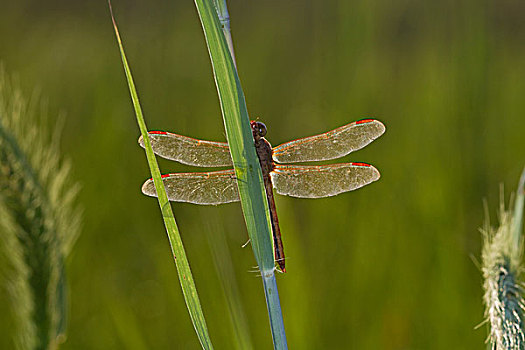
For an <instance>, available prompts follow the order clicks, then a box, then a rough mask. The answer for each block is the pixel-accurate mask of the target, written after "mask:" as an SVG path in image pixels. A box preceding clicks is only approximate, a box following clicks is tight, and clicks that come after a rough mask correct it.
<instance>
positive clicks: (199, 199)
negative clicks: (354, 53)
mask: <svg viewBox="0 0 525 350" xmlns="http://www.w3.org/2000/svg"><path fill="white" fill-rule="evenodd" d="M250 126H251V129H252V134H253V139H254V144H255V148H256V151H257V156H258V158H259V163H260V165H261V170H262V174H263V180H264V186H265V192H266V198H267V202H268V207H269V211H270V220H271V227H272V233H273V245H274V258H275V261H276V263H277V265H278V267H279V269H280V270H281V271H282V272H286V266H285V256H284V248H283V242H282V238H281V229H280V227H279V220H278V218H277V210H276V207H275V200H274V196H273V190H274V189H275V191H276V192H277V193H279V194H282V195H287V196H292V197H299V198H322V197H330V196H335V195H337V194H340V193H343V192H348V191H352V190H356V189H358V188H360V187H363V186H365V185H368V184H370V183H372V182H374V181H377V180H378V179H379V177H380V174H379V171H378V170H377V169H376V168H375V167H374V166H372V165H370V164H368V163H361V162H354V163H338V164H328V165H289V164H287V163H301V162H311V161H325V160H332V159H336V158H340V157H343V156H346V155H347V154H349V153H351V152H354V151H357V150H359V149H361V148H363V147H365V146H366V145H368V144H369V143H371V142H372V141H374V140H375V139H377V138H378V137H379V136H381V135H382V134H383V133H384V132H385V126H384V125H383V123H381V122H380V121H378V120H376V119H362V120H358V121H355V122H353V123H350V124H347V125H344V126H341V127H339V128H337V129H334V130H331V131H328V132H325V133H323V134H319V135H315V136H310V137H305V138H300V139H297V140H294V141H290V142H286V143H283V144H281V145H279V146H277V147H272V146H271V144H270V143H269V142H268V141H267V140H266V139H265V136H266V133H267V129H266V126H265V125H264V124H263V123H262V122H260V121H251V122H250ZM148 136H149V138H150V141H151V146H152V148H153V152H154V153H155V154H157V155H159V156H160V157H163V158H166V159H169V160H174V161H177V162H179V163H182V164H186V165H191V166H198V167H227V166H232V165H233V163H232V159H231V156H230V149H229V147H228V144H227V143H226V142H214V141H205V140H198V139H194V138H191V137H187V136H182V135H177V134H173V133H170V132H166V131H150V132H149V133H148ZM139 144H140V145H141V146H142V147H144V140H143V138H142V136H141V137H140V138H139ZM162 181H163V183H164V186H165V188H166V192H167V195H168V199H169V200H170V201H175V202H187V203H193V204H202V205H217V204H222V203H230V202H236V201H239V192H238V189H237V180H236V177H235V171H234V170H233V169H228V170H219V171H212V172H191V173H170V174H165V175H162ZM142 193H144V194H145V195H148V196H152V197H156V196H157V192H156V190H155V185H154V183H153V180H152V179H149V180H147V181H146V182H144V184H143V185H142Z"/></svg>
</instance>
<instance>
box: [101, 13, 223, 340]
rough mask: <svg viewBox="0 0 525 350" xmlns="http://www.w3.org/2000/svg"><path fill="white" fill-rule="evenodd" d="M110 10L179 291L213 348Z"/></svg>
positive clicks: (201, 336)
mask: <svg viewBox="0 0 525 350" xmlns="http://www.w3.org/2000/svg"><path fill="white" fill-rule="evenodd" d="M109 7H110V11H111V19H112V21H113V27H114V29H115V35H116V37H117V41H118V45H119V49H120V55H121V57H122V64H123V66H124V70H125V73H126V79H127V81H128V86H129V91H130V94H131V99H132V100H133V107H134V109H135V115H136V117H137V123H138V125H139V128H140V132H141V134H142V137H143V139H144V146H145V147H144V148H145V150H146V157H147V159H148V165H149V168H150V171H151V175H152V177H153V181H154V183H155V188H156V189H157V194H158V200H159V206H160V209H161V212H162V218H163V219H164V225H165V226H166V231H167V233H168V238H169V241H170V247H171V251H172V253H173V256H174V260H175V265H176V266H177V273H178V275H179V281H180V284H181V287H182V292H183V294H184V300H185V301H186V306H187V308H188V311H189V313H190V317H191V320H192V322H193V327H194V328H195V331H196V332H197V336H198V337H199V341H200V343H201V345H202V347H203V348H204V349H213V346H212V343H211V340H210V337H209V335H208V328H207V327H206V321H205V319H204V314H203V312H202V308H201V304H200V301H199V296H198V294H197V288H196V287H195V282H194V280H193V276H192V274H191V270H190V265H189V263H188V259H187V258H186V253H185V251H184V246H183V245H182V240H181V237H180V234H179V230H178V228H177V223H176V222H175V217H174V216H173V212H172V210H171V206H170V204H169V202H168V196H167V195H166V190H165V189H164V184H163V183H162V179H161V175H160V170H159V166H158V164H157V160H156V159H155V155H154V154H153V150H152V148H151V143H150V140H149V137H148V130H147V128H146V123H145V121H144V117H143V115H142V109H141V107H140V103H139V97H138V94H137V90H136V88H135V84H134V82H133V77H132V75H131V71H130V68H129V65H128V62H127V59H126V55H125V53H124V48H123V46H122V41H121V39H120V35H119V32H118V29H117V24H116V22H115V18H114V17H113V11H112V9H111V3H109Z"/></svg>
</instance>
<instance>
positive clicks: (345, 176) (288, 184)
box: [270, 163, 380, 198]
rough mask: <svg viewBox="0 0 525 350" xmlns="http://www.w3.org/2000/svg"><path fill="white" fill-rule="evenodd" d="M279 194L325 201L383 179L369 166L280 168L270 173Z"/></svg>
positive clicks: (362, 164) (341, 165) (280, 166)
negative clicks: (323, 199) (324, 198)
mask: <svg viewBox="0 0 525 350" xmlns="http://www.w3.org/2000/svg"><path fill="white" fill-rule="evenodd" d="M270 175H271V177H272V184H273V187H274V188H275V190H276V191H277V193H279V194H283V195H287V196H292V197H300V198H322V197H330V196H335V195H337V194H339V193H343V192H347V191H352V190H355V189H358V188H360V187H363V186H365V185H368V184H369V183H371V182H374V181H376V180H378V179H379V177H380V174H379V171H378V170H377V169H376V168H374V167H373V166H372V165H370V164H366V163H341V164H331V165H319V166H300V165H299V166H297V165H277V166H276V168H275V169H274V171H272V172H271V173H270Z"/></svg>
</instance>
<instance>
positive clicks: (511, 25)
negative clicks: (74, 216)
mask: <svg viewBox="0 0 525 350" xmlns="http://www.w3.org/2000/svg"><path fill="white" fill-rule="evenodd" d="M115 1H118V2H115V3H114V6H116V7H117V8H118V19H119V26H120V29H121V31H122V32H123V33H126V35H125V37H126V38H128V39H127V40H126V54H127V55H128V59H129V60H130V62H131V63H132V66H133V67H132V68H133V73H134V78H135V79H136V83H137V85H138V87H139V93H140V98H141V104H142V107H143V108H144V110H145V111H147V115H146V117H147V118H148V127H150V128H152V129H156V130H166V131H173V132H176V133H179V134H182V135H187V136H191V137H195V138H199V139H206V140H212V141H222V142H224V141H226V138H225V132H224V127H223V122H222V120H221V118H220V114H221V111H220V108H219V104H218V98H217V92H216V88H215V86H214V81H213V77H212V75H211V73H210V72H211V65H210V60H209V57H208V56H207V52H206V49H207V48H206V45H205V42H204V41H203V33H202V28H201V26H200V23H199V20H198V15H197V12H196V10H195V5H194V3H193V2H192V1H173V0H165V1H164V0H160V1H156V2H155V3H152V2H149V1H124V0H115ZM228 5H229V6H228V10H229V13H230V15H231V18H232V29H233V39H234V40H235V45H236V47H235V49H236V52H235V53H236V57H237V59H238V71H239V75H240V80H241V81H242V86H243V89H244V92H245V96H246V102H247V106H248V111H249V113H250V116H251V117H252V118H253V119H259V120H260V121H263V122H264V123H265V124H266V126H267V127H268V135H267V139H268V140H269V141H270V142H271V143H272V144H274V145H278V144H280V143H282V142H286V141H290V140H293V139H295V138H299V137H304V136H310V135H314V134H317V133H320V132H324V131H327V130H330V129H332V128H335V127H338V126H340V125H343V124H345V123H348V122H350V121H353V120H357V119H359V118H366V117H373V118H378V119H380V120H382V121H383V122H384V123H385V124H386V125H388V126H389V130H388V132H387V133H386V134H385V135H384V136H383V137H382V138H381V139H380V140H379V141H376V142H374V143H372V144H371V145H370V146H368V147H366V148H365V149H363V150H361V151H359V152H356V153H354V154H351V155H349V156H348V157H345V158H342V159H341V161H344V162H351V161H356V162H357V161H363V162H370V163H373V164H374V165H375V166H377V168H378V169H379V170H380V171H381V175H382V177H381V180H380V181H378V182H376V183H374V184H372V185H370V186H367V187H365V188H363V189H360V190H358V191H354V192H350V193H346V194H344V195H338V196H336V197H333V198H326V199H317V200H307V199H297V198H289V197H285V196H276V202H277V203H276V205H277V210H278V214H279V219H280V223H281V226H282V232H283V240H284V244H285V251H286V255H287V261H286V262H287V271H288V272H287V273H286V274H284V275H278V279H279V281H278V283H279V295H280V298H281V305H282V308H283V313H284V314H285V319H284V322H285V326H286V335H287V340H288V343H289V345H290V348H293V349H305V350H317V349H346V348H351V349H385V350H399V349H425V350H442V349H479V348H482V347H483V344H484V342H485V340H486V333H487V332H486V331H485V329H483V328H481V329H475V326H476V325H478V324H479V323H480V322H481V321H482V320H483V312H484V308H483V304H482V303H481V302H480V300H482V296H483V295H482V293H483V290H482V288H481V285H482V283H483V280H482V277H481V275H480V273H479V268H478V267H477V266H476V264H474V263H473V262H472V259H471V255H475V256H478V255H479V252H480V251H481V239H480V238H481V237H480V235H479V233H478V232H477V231H476V230H475V228H476V227H479V226H480V224H481V223H482V220H481V218H482V217H483V210H482V208H481V206H480V199H481V198H485V197H486V198H487V200H488V202H489V203H498V200H499V188H498V186H497V185H496V184H499V183H504V184H505V188H506V189H514V188H515V182H516V179H517V178H518V177H519V173H520V172H521V170H522V169H521V167H522V164H520V163H521V162H522V161H523V159H525V138H524V137H523V127H522V125H523V120H524V119H523V118H524V116H523V111H525V99H524V98H523V96H525V79H523V78H522V77H523V76H525V65H524V64H523V62H525V50H524V49H523V38H524V37H525V22H524V21H523V11H522V2H521V1H518V0H509V1H503V2H498V3H497V6H495V3H494V2H480V1H472V0H467V1H461V2H457V1H387V0H373V1H370V0H356V1H347V0H326V1H313V0H290V1H280V2H262V1H259V2H247V1H232V2H229V3H228ZM112 35H113V32H112V27H111V25H110V22H109V14H108V11H107V7H106V6H104V3H103V2H102V3H101V2H97V1H77V2H71V1H69V2H65V1H60V0H49V1H46V2H42V1H36V0H18V1H10V2H8V1H5V2H4V4H3V7H2V10H1V11H0V36H1V38H2V41H1V42H2V43H1V48H0V55H1V56H2V60H3V61H4V62H6V64H7V65H8V66H9V68H10V70H12V71H16V72H17V75H18V76H19V80H20V84H21V86H22V87H23V88H24V90H27V91H31V89H32V87H33V86H34V85H37V86H41V87H45V92H44V94H45V96H46V97H49V111H50V114H52V115H56V114H58V113H59V112H64V113H65V116H66V118H67V119H66V121H67V122H66V123H65V126H64V133H63V136H62V139H63V141H62V146H63V149H65V150H67V152H68V155H69V156H70V157H71V160H72V162H73V165H74V170H75V177H76V178H78V179H79V181H81V183H82V191H81V193H80V198H81V200H82V203H83V206H84V208H85V220H84V229H83V232H82V236H81V237H80V240H79V241H78V243H77V244H76V245H75V249H74V251H73V254H72V255H71V256H70V258H69V259H68V264H67V268H68V282H69V285H70V288H71V292H72V295H74V298H72V299H71V312H70V322H69V326H68V340H67V342H66V343H64V344H63V345H62V347H61V348H62V349H64V350H92V349H134V348H135V349H140V348H141V347H140V345H141V344H144V345H145V346H143V347H142V349H144V348H147V349H172V348H174V347H177V346H178V345H180V348H184V349H199V348H200V345H199V342H198V340H197V337H196V336H195V331H194V329H193V326H192V324H191V322H188V320H189V317H188V312H187V309H186V307H185V306H184V299H183V296H182V293H181V292H180V285H179V282H178V281H177V276H176V274H175V273H173V265H172V261H173V257H172V254H171V252H170V251H169V249H167V247H166V244H167V239H166V236H165V235H164V234H162V232H163V223H162V220H160V218H159V217H160V213H159V208H158V203H157V200H156V199H153V198H144V196H143V195H142V194H141V192H140V186H141V184H142V183H143V182H144V180H146V179H147V178H148V177H150V176H149V173H148V166H147V164H146V162H145V161H144V151H143V149H141V148H140V147H138V146H137V143H136V139H135V138H130V135H135V136H136V137H137V138H138V136H139V134H138V132H137V123H136V121H135V120H134V118H133V117H132V115H133V107H132V105H131V103H129V92H128V91H126V89H123V86H126V82H125V77H124V75H123V74H122V64H121V62H120V56H119V54H118V50H117V49H116V45H115V40H114V37H113V36H112ZM131 39H132V40H131ZM159 165H160V166H161V170H162V171H163V172H164V173H168V172H193V171H199V170H201V169H197V168H194V167H189V166H183V165H179V164H175V163H174V162H169V161H164V160H160V159H159ZM207 170H213V169H205V171H207ZM505 202H506V203H508V197H506V201H505ZM172 207H173V209H174V210H175V212H176V214H177V224H178V225H179V228H180V230H181V232H182V236H183V241H184V246H185V248H186V251H187V254H188V258H189V259H190V261H191V268H192V271H193V273H194V277H195V279H196V283H197V286H198V287H199V296H200V298H201V303H202V306H203V307H204V309H205V316H206V322H207V325H208V327H209V330H210V332H211V337H212V339H213V344H214V346H215V347H216V348H217V349H230V348H232V347H233V342H232V339H231V337H232V335H231V334H232V329H233V326H232V325H231V323H230V322H229V317H228V316H226V315H227V314H228V313H229V311H228V305H227V302H226V301H225V300H224V298H223V297H222V294H221V292H220V288H221V284H220V281H219V279H218V277H217V274H216V269H215V267H214V264H213V259H212V256H211V254H210V252H209V251H208V249H207V248H206V238H205V236H204V232H205V231H206V230H208V227H209V226H208V223H209V222H217V223H218V224H219V225H220V226H221V227H222V228H223V229H224V232H225V236H224V238H225V240H226V243H227V246H228V249H229V253H230V256H231V259H232V262H233V264H232V266H233V269H234V274H235V277H236V280H237V283H238V287H239V297H238V298H239V299H238V300H236V303H237V304H238V305H240V306H242V307H243V308H244V309H245V310H246V313H245V315H246V322H247V324H248V325H249V327H250V334H251V337H252V339H253V343H254V346H255V347H256V348H257V349H270V348H271V347H272V338H271V336H270V334H269V332H268V326H267V323H268V315H267V312H266V305H265V302H264V297H263V292H262V290H261V288H260V282H261V280H260V278H259V277H257V273H251V272H250V271H252V270H254V267H255V266H257V265H258V263H257V262H256V261H255V259H254V255H253V253H252V251H251V248H250V247H249V246H247V247H246V248H241V245H242V244H243V243H245V242H246V241H247V240H248V236H247V230H246V225H245V223H244V221H243V217H242V213H241V206H240V205H239V204H237V203H236V204H227V205H220V206H216V207H215V206H211V207H203V206H196V205H190V204H181V203H175V204H172ZM493 207H496V206H491V207H490V208H491V216H492V217H495V210H492V209H493ZM210 234H217V235H218V234H221V232H218V231H214V230H212V231H211V232H210ZM9 300H10V299H8V298H6V296H5V295H0V311H3V313H2V315H4V314H6V315H7V314H8V313H7V311H5V310H7V309H6V306H7V305H9V304H8V303H9ZM10 329H11V318H8V317H5V318H1V319H0V348H1V349H10V348H12V347H11V346H9V344H6V343H5V340H6V339H8V338H9V337H10V335H11V332H10ZM138 339H140V340H138ZM133 345H135V347H133Z"/></svg>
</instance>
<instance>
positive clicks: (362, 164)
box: [352, 162, 372, 168]
mask: <svg viewBox="0 0 525 350" xmlns="http://www.w3.org/2000/svg"><path fill="white" fill-rule="evenodd" d="M352 165H355V166H365V167H368V168H369V167H371V166H372V165H371V164H368V163H360V162H357V163H352Z"/></svg>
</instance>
